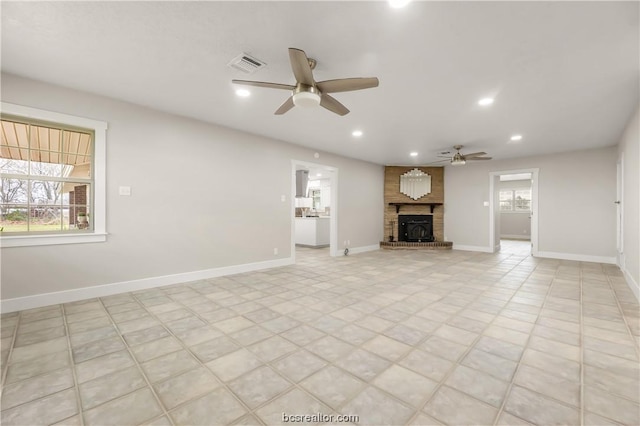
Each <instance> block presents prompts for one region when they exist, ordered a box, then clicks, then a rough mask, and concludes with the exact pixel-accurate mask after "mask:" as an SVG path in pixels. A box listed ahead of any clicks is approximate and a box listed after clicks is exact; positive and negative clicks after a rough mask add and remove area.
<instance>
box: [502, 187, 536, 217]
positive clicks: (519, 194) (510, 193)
mask: <svg viewBox="0 0 640 426" xmlns="http://www.w3.org/2000/svg"><path fill="white" fill-rule="evenodd" d="M500 211H502V212H526V213H528V212H530V211H531V189H503V190H501V191H500Z"/></svg>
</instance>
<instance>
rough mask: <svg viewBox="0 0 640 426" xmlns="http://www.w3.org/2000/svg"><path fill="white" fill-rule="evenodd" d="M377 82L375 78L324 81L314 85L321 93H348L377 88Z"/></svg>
mask: <svg viewBox="0 0 640 426" xmlns="http://www.w3.org/2000/svg"><path fill="white" fill-rule="evenodd" d="M378 84H379V81H378V79H377V78H376V77H362V78H339V79H336V80H325V81H320V82H318V83H316V86H317V87H318V88H319V89H320V91H321V92H322V93H338V92H350V91H352V90H362V89H370V88H372V87H378Z"/></svg>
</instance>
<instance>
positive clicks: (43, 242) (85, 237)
mask: <svg viewBox="0 0 640 426" xmlns="http://www.w3.org/2000/svg"><path fill="white" fill-rule="evenodd" d="M104 241H107V234H99V233H96V232H92V233H83V234H55V235H3V236H2V239H0V246H1V247H2V248H5V247H30V246H50V245H57V244H82V243H101V242H104Z"/></svg>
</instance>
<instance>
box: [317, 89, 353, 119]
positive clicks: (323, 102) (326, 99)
mask: <svg viewBox="0 0 640 426" xmlns="http://www.w3.org/2000/svg"><path fill="white" fill-rule="evenodd" d="M320 106H321V107H324V108H326V109H328V110H329V111H331V112H335V113H336V114H338V115H347V114H349V110H348V109H347V107H346V106H344V105H342V104H341V103H340V102H338V101H337V100H336V99H335V98H333V97H331V96H329V95H325V94H323V95H322V97H321V98H320Z"/></svg>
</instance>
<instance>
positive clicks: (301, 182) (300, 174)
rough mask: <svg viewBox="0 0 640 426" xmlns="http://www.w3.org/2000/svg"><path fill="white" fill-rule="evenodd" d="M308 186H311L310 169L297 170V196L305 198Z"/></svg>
mask: <svg viewBox="0 0 640 426" xmlns="http://www.w3.org/2000/svg"><path fill="white" fill-rule="evenodd" d="M308 186H309V171H308V170H296V198H305V197H306V196H307V187H308Z"/></svg>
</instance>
